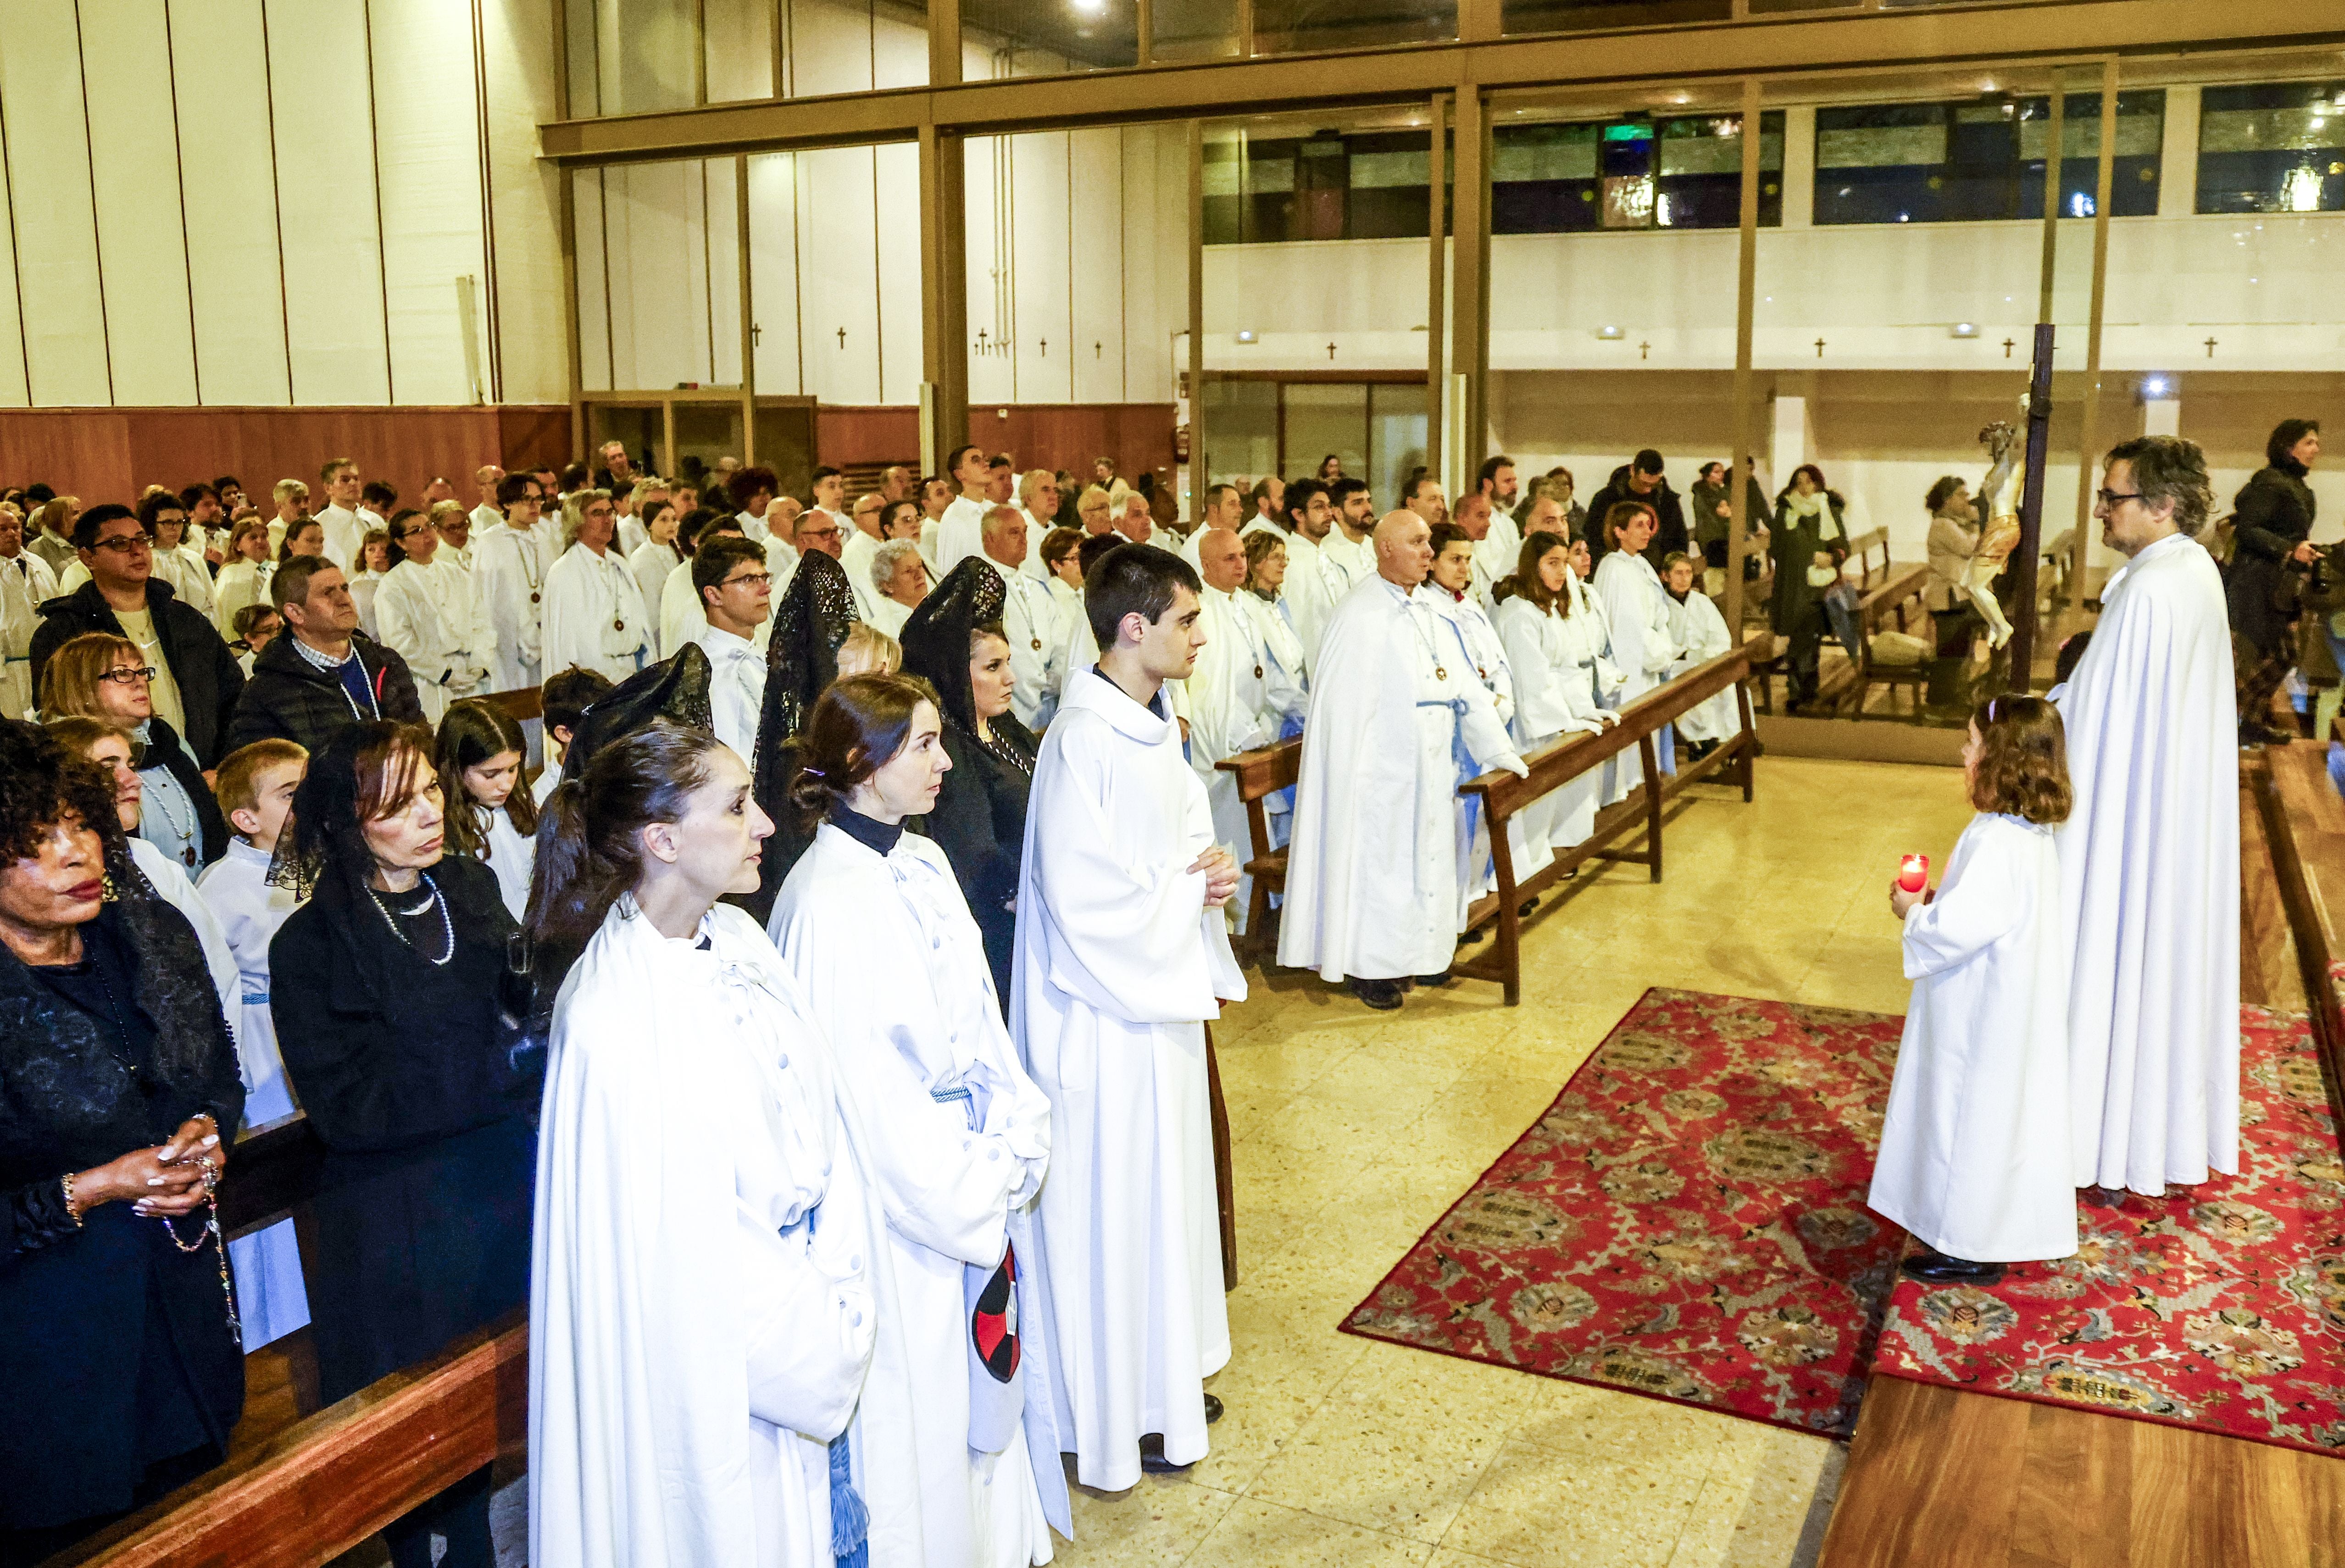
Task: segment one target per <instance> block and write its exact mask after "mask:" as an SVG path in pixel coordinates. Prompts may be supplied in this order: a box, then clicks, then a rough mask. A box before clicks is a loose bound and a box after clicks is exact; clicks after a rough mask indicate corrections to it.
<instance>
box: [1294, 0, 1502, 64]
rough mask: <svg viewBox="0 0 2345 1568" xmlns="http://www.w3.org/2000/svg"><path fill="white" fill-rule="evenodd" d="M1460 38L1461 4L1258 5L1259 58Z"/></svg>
mask: <svg viewBox="0 0 2345 1568" xmlns="http://www.w3.org/2000/svg"><path fill="white" fill-rule="evenodd" d="M1455 37H1457V0H1366V3H1365V4H1364V3H1363V0H1254V53H1255V54H1257V55H1286V54H1294V53H1296V52H1299V51H1302V50H1306V49H1358V48H1366V47H1370V46H1377V45H1393V44H1444V43H1447V42H1449V41H1450V40H1451V39H1453V38H1455Z"/></svg>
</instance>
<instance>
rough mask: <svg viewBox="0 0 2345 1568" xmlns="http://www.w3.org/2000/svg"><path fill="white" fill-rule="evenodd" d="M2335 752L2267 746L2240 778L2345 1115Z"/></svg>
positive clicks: (2343, 832) (2340, 821)
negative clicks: (2335, 913)
mask: <svg viewBox="0 0 2345 1568" xmlns="http://www.w3.org/2000/svg"><path fill="white" fill-rule="evenodd" d="M2328 749H2329V748H2327V747H2325V746H2320V745H2296V746H2272V747H2267V748H2264V750H2263V752H2262V753H2261V754H2260V755H2258V756H2254V757H2252V758H2249V757H2244V756H2243V757H2242V758H2241V759H2240V768H2239V775H2240V784H2241V787H2242V788H2244V789H2247V790H2248V791H2249V792H2250V793H2251V794H2252V795H2253V797H2254V799H2255V802H2256V815H2257V817H2258V818H2259V820H2261V822H2262V824H2263V830H2264V841H2265V843H2266V845H2267V846H2268V847H2269V850H2270V851H2271V862H2272V873H2273V878H2274V880H2275V881H2277V882H2278V883H2279V902H2280V908H2281V910H2282V911H2284V912H2285V914H2286V916H2287V920H2288V929H2289V936H2290V937H2291V938H2292V939H2293V942H2294V946H2295V948H2296V962H2297V972H2298V974H2299V977H2300V978H2301V979H2302V980H2303V982H2304V996H2305V1003H2306V1009H2305V1010H2306V1012H2307V1013H2309V1014H2310V1015H2311V1019H2312V1035H2313V1040H2314V1042H2315V1043H2316V1044H2317V1045H2318V1046H2319V1048H2320V1057H2321V1061H2322V1063H2323V1064H2324V1066H2325V1067H2326V1068H2327V1071H2326V1072H2325V1073H2324V1074H2322V1075H2323V1077H2324V1079H2325V1080H2326V1082H2327V1086H2328V1090H2329V1099H2330V1111H2331V1113H2332V1114H2334V1115H2337V1116H2338V1117H2339V1118H2340V1120H2345V942H2340V940H2339V937H2338V932H2337V930H2336V927H2335V924H2334V921H2333V919H2332V917H2331V915H2330V911H2331V910H2333V909H2340V908H2345V799H2340V798H2339V796H2338V793H2337V788H2336V786H2335V785H2333V784H2331V783H2330V781H2329V759H2328V756H2327V752H2328Z"/></svg>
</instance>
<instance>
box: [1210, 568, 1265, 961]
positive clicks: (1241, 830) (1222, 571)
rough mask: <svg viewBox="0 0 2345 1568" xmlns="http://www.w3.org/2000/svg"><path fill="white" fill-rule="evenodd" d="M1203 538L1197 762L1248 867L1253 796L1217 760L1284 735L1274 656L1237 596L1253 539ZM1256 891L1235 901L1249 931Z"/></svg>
mask: <svg viewBox="0 0 2345 1568" xmlns="http://www.w3.org/2000/svg"><path fill="white" fill-rule="evenodd" d="M1195 544H1196V546H1197V575H1198V576H1199V577H1201V578H1203V580H1204V588H1203V591H1202V592H1201V593H1200V594H1199V595H1198V596H1197V605H1198V608H1199V611H1200V612H1201V613H1200V615H1199V616H1198V621H1197V624H1198V626H1199V628H1200V629H1201V630H1203V632H1204V634H1205V646H1204V647H1202V648H1200V649H1198V650H1197V665H1196V667H1195V668H1194V669H1193V670H1192V671H1191V672H1190V675H1189V713H1188V717H1189V763H1190V766H1192V767H1193V768H1194V769H1196V770H1197V773H1198V776H1199V777H1200V778H1202V779H1204V781H1205V799H1206V802H1207V803H1208V804H1209V805H1211V806H1212V807H1213V841H1214V842H1215V843H1217V844H1219V845H1220V846H1221V847H1222V848H1223V849H1224V850H1228V851H1229V852H1230V853H1231V854H1232V855H1234V856H1235V857H1236V858H1237V860H1238V863H1239V864H1240V865H1244V863H1245V862H1246V861H1247V860H1251V859H1252V858H1253V855H1254V843H1253V835H1252V833H1251V832H1250V830H1248V828H1247V826H1246V809H1245V802H1244V801H1243V800H1241V799H1238V781H1237V776H1236V775H1235V774H1233V773H1224V772H1223V771H1221V769H1219V768H1217V767H1216V766H1215V764H1216V763H1219V762H1221V761H1222V760H1223V759H1225V758H1231V757H1235V756H1236V755H1237V754H1238V753H1239V752H1241V751H1251V750H1253V749H1254V748H1256V747H1258V746H1267V745H1269V744H1270V743H1271V742H1272V741H1274V740H1275V739H1277V738H1278V714H1277V712H1276V711H1275V710H1274V708H1273V705H1272V703H1271V699H1270V679H1271V669H1272V663H1273V661H1272V660H1271V658H1270V657H1269V655H1268V653H1267V651H1266V650H1265V649H1264V647H1263V643H1262V633H1261V630H1260V628H1259V627H1257V626H1255V624H1254V617H1253V616H1249V615H1247V614H1246V613H1245V611H1244V606H1241V605H1239V604H1238V602H1237V600H1236V599H1235V597H1234V595H1236V594H1238V593H1240V592H1243V591H1244V583H1245V572H1246V557H1245V545H1244V544H1243V543H1241V542H1240V540H1239V538H1238V536H1237V535H1236V534H1234V533H1233V532H1231V531H1230V530H1229V529H1227V528H1207V529H1204V530H1203V531H1201V532H1200V533H1199V534H1198V535H1197V537H1196V540H1195ZM1250 893H1251V890H1250V889H1247V888H1244V887H1242V888H1240V889H1239V890H1238V896H1237V897H1236V898H1235V899H1233V900H1232V901H1231V908H1232V910H1233V911H1234V913H1235V914H1236V916H1237V919H1238V929H1239V930H1240V931H1244V929H1245V923H1244V921H1245V904H1246V901H1247V898H1248V897H1249V896H1250Z"/></svg>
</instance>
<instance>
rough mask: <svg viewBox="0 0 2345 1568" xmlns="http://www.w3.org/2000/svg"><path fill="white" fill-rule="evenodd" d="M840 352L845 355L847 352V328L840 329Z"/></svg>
mask: <svg viewBox="0 0 2345 1568" xmlns="http://www.w3.org/2000/svg"><path fill="white" fill-rule="evenodd" d="M838 351H839V352H841V353H845V352H846V351H847V329H846V328H845V327H841V328H839V329H838Z"/></svg>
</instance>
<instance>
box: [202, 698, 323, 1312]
mask: <svg viewBox="0 0 2345 1568" xmlns="http://www.w3.org/2000/svg"><path fill="white" fill-rule="evenodd" d="M309 770H310V754H309V753H308V752H307V751H304V750H303V749H301V748H300V747H299V746H296V745H295V744H293V742H291V741H289V740H256V741H254V742H253V743H252V744H251V745H249V746H246V747H242V748H239V749H237V750H235V751H231V752H229V753H228V756H226V757H224V758H222V759H220V765H219V771H218V774H216V775H215V776H214V779H213V783H212V794H213V796H214V797H215V798H216V799H218V801H219V808H220V815H222V816H223V817H226V818H227V819H228V826H229V827H231V828H233V829H234V830H236V836H235V837H234V838H232V839H230V840H228V853H227V854H225V855H223V856H221V857H220V858H219V859H218V860H215V861H213V862H212V863H211V864H210V865H209V866H208V867H207V868H205V871H204V874H203V875H202V877H200V878H199V879H198V881H197V882H196V891H197V893H198V895H199V896H200V897H201V898H202V899H203V901H204V903H205V905H206V906H207V907H208V908H209V909H210V911H212V913H213V915H214V916H215V917H216V918H217V919H218V921H219V923H220V929H221V932H223V934H225V935H226V936H227V938H228V950H229V952H232V953H234V954H235V957H236V968H237V975H238V979H239V986H238V995H237V996H236V997H235V998H231V999H229V1000H230V1002H231V1004H232V1005H233V1006H235V1007H236V1009H237V1010H236V1011H233V1012H232V1013H231V1014H230V1015H231V1016H232V1017H235V1018H236V1019H237V1020H238V1026H237V1032H236V1044H237V1054H239V1056H240V1057H241V1058H242V1064H243V1067H244V1087H245V1097H244V1119H245V1122H246V1124H247V1125H251V1126H258V1125H260V1124H261V1123H263V1122H271V1121H275V1120H276V1119H277V1118H278V1117H279V1116H287V1115H292V1113H293V1092H292V1085H291V1084H289V1082H288V1081H287V1079H286V1076H285V1063H284V1060H283V1059H282V1058H281V1057H279V1055H278V1054H277V1024H276V1022H275V1020H274V1018H273V1017H272V1016H271V1014H270V1013H269V942H272V941H274V940H275V938H276V936H277V928H278V927H279V926H281V925H283V924H284V923H285V917H286V916H288V915H289V914H291V913H292V912H293V911H294V908H295V907H296V904H297V903H298V901H297V900H296V899H295V898H294V896H293V891H292V890H291V889H290V888H273V887H270V886H269V860H270V858H271V857H272V856H273V855H274V854H275V853H276V850H277V835H278V834H279V832H281V831H282V830H284V827H285V814H286V813H287V812H288V811H289V810H290V809H292V806H293V790H294V788H295V787H296V786H297V785H299V783H300V782H301V776H302V775H303V774H305V773H307V772H308V771H309ZM228 1267H229V1268H230V1269H231V1270H232V1271H233V1272H234V1274H235V1276H236V1298H237V1309H238V1313H239V1316H240V1318H241V1319H242V1320H243V1323H244V1348H245V1349H247V1350H256V1349H259V1348H260V1347H261V1346H263V1345H266V1344H268V1343H269V1341H270V1340H272V1339H282V1338H283V1337H284V1336H286V1335H288V1334H290V1333H291V1332H292V1331H293V1330H294V1329H299V1328H300V1327H301V1326H302V1325H303V1324H305V1323H307V1322H309V1320H310V1298H309V1293H308V1291H307V1290H306V1289H305V1288H303V1286H302V1284H301V1254H300V1251H299V1248H298V1247H296V1246H295V1244H294V1239H293V1222H292V1221H291V1220H289V1219H285V1220H279V1221H278V1222H277V1223H276V1224H275V1225H272V1226H270V1227H269V1228H268V1229H266V1230H263V1231H260V1232H259V1233H257V1234H255V1235H252V1236H247V1237H239V1239H237V1240H235V1241H231V1242H229V1243H228Z"/></svg>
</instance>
